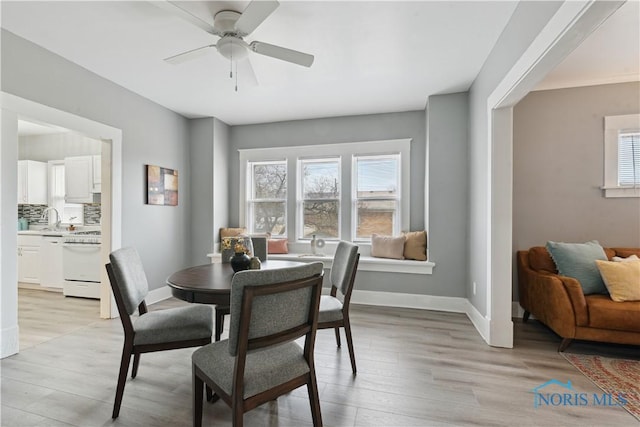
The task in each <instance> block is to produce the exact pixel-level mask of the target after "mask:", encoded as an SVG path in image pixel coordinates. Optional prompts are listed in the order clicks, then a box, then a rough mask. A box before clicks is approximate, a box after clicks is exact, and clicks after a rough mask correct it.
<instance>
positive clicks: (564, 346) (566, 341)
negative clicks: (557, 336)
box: [558, 338, 573, 353]
mask: <svg viewBox="0 0 640 427" xmlns="http://www.w3.org/2000/svg"><path fill="white" fill-rule="evenodd" d="M571 342H573V338H563V339H562V342H561V343H560V346H559V347H558V353H562V352H563V351H565V350H566V349H567V347H569V344H571Z"/></svg>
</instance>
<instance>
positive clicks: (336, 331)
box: [334, 328, 342, 347]
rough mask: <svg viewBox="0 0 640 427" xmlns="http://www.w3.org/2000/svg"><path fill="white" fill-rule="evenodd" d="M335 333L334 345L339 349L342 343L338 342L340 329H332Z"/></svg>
mask: <svg viewBox="0 0 640 427" xmlns="http://www.w3.org/2000/svg"><path fill="white" fill-rule="evenodd" d="M334 329H335V333H336V345H337V346H338V347H340V346H341V345H342V343H341V342H340V328H334Z"/></svg>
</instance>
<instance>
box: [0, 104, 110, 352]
mask: <svg viewBox="0 0 640 427" xmlns="http://www.w3.org/2000/svg"><path fill="white" fill-rule="evenodd" d="M1 95H2V97H1V101H2V124H3V126H2V139H3V144H2V152H1V153H0V162H1V163H0V171H1V173H2V177H3V179H2V194H3V197H2V203H1V204H0V213H1V216H2V223H3V244H2V250H1V251H2V255H3V256H2V260H3V263H2V266H1V269H0V277H1V278H2V282H3V283H17V254H16V251H15V248H16V247H17V233H15V228H16V227H15V224H16V223H17V209H16V206H17V195H16V191H15V188H17V182H16V181H17V160H18V157H17V141H18V137H17V120H18V118H19V117H29V118H32V119H36V120H38V121H40V122H43V123H52V124H56V125H58V126H62V127H64V128H67V129H73V130H75V131H77V132H79V133H81V134H84V135H87V136H89V137H92V138H95V139H99V140H101V141H103V143H102V164H101V166H102V181H103V184H102V226H101V228H102V249H101V260H102V261H101V262H102V264H106V263H107V260H108V254H109V253H110V252H111V251H112V250H113V249H114V248H117V247H119V246H120V241H121V199H122V194H121V188H122V187H121V182H122V180H121V168H122V166H121V165H122V131H121V130H120V129H116V128H113V127H110V126H107V125H104V124H102V123H98V122H95V121H92V120H89V119H86V118H84V117H80V116H76V115H74V114H70V113H67V112H64V111H61V110H58V109H55V108H51V107H48V106H45V105H42V104H38V103H35V102H33V101H29V100H26V99H24V98H20V97H17V96H14V95H11V94H7V93H4V92H3V93H1ZM9 141H13V144H9V143H8V142H9ZM12 189H13V191H12ZM10 224H11V225H12V227H9V225H10ZM12 229H13V230H12ZM5 237H6V238H5ZM0 301H2V303H1V304H2V307H1V308H2V348H1V354H0V357H6V356H9V355H11V354H15V353H17V352H18V342H19V332H18V331H19V328H18V317H17V310H18V292H17V286H16V287H9V286H7V287H3V289H2V298H1V299H0ZM116 316H117V310H116V308H115V304H112V297H111V291H110V286H109V282H108V278H107V275H106V271H102V272H101V284H100V317H101V318H112V317H116Z"/></svg>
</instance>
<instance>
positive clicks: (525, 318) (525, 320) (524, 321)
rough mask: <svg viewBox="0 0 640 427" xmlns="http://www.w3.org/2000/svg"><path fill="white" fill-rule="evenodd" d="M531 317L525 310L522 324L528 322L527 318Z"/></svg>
mask: <svg viewBox="0 0 640 427" xmlns="http://www.w3.org/2000/svg"><path fill="white" fill-rule="evenodd" d="M530 315H531V313H529V312H528V311H527V310H525V311H524V314H523V315H522V323H527V321H528V320H529V316H530Z"/></svg>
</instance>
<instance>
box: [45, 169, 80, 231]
mask: <svg viewBox="0 0 640 427" xmlns="http://www.w3.org/2000/svg"><path fill="white" fill-rule="evenodd" d="M64 194H65V185H64V161H62V160H61V161H51V162H49V206H50V207H53V208H56V210H57V211H58V212H59V213H60V218H59V220H60V222H61V223H63V224H83V221H84V214H83V206H82V204H80V203H65V201H64ZM52 212H53V211H52ZM55 217H56V216H55V214H51V213H50V214H49V224H54V223H55V221H56V219H55Z"/></svg>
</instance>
